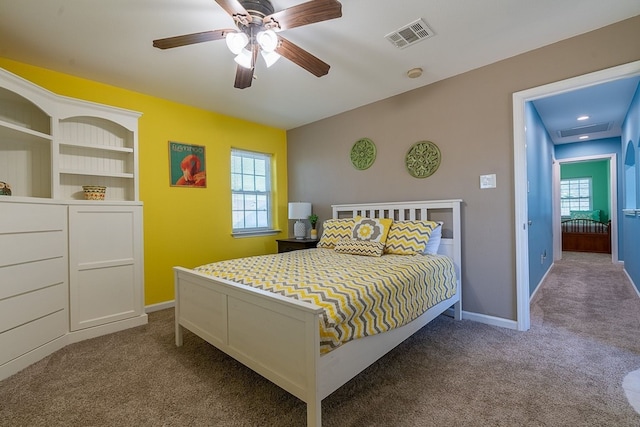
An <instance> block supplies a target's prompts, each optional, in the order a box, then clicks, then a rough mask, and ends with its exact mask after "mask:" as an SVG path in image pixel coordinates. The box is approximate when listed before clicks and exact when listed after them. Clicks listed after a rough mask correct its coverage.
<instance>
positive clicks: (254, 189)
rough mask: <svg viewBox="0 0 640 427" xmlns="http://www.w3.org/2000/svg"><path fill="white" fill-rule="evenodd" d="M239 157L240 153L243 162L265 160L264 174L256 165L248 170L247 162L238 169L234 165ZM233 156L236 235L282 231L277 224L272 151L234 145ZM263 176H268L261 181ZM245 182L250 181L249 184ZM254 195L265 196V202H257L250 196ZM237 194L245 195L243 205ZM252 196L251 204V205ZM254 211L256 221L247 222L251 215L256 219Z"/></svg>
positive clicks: (232, 194) (232, 176)
mask: <svg viewBox="0 0 640 427" xmlns="http://www.w3.org/2000/svg"><path fill="white" fill-rule="evenodd" d="M237 157H240V158H241V159H242V160H241V161H242V162H244V161H255V160H262V161H264V165H265V168H264V174H262V173H256V171H255V169H253V168H252V167H249V168H248V169H247V170H245V168H244V166H241V170H240V171H238V170H236V169H235V168H234V158H237ZM230 160H231V176H230V178H231V183H230V186H231V229H232V234H233V235H234V236H238V237H242V236H255V235H266V234H275V233H278V232H279V231H278V230H275V229H274V228H273V191H272V182H271V181H272V179H273V177H272V176H271V161H272V155H271V154H268V153H259V152H255V151H247V150H241V149H236V148H232V149H231V159H230ZM238 172H240V173H238ZM238 179H239V181H238ZM261 180H264V184H260V181H261ZM252 181H253V182H252ZM256 183H257V184H256ZM236 184H239V186H236ZM245 184H247V185H246V186H245ZM263 185H264V187H263ZM234 186H235V188H234ZM254 197H255V198H256V199H260V198H262V199H263V201H262V203H259V202H258V200H256V201H255V202H254V201H252V200H250V199H251V198H254ZM237 198H242V199H243V200H242V201H241V202H240V203H242V206H241V209H238V207H239V203H238V201H237ZM248 199H249V205H247V200H248ZM252 214H254V215H255V218H256V219H255V222H254V223H253V224H251V223H250V224H247V223H246V222H245V221H246V219H247V218H249V219H250V222H253V220H252V219H251V218H252ZM240 216H241V217H242V224H240V223H239V219H240V218H239V217H240Z"/></svg>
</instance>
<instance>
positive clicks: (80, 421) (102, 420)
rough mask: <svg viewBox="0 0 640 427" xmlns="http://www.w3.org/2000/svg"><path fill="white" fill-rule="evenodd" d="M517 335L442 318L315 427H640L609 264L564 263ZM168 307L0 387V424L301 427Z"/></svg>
mask: <svg viewBox="0 0 640 427" xmlns="http://www.w3.org/2000/svg"><path fill="white" fill-rule="evenodd" d="M531 312H532V318H531V324H532V327H531V330H529V331H527V332H517V331H513V330H508V329H503V328H498V327H492V326H488V325H483V324H479V323H475V322H471V321H460V322H456V321H454V320H452V319H450V318H447V317H442V316H441V317H440V318H438V319H436V320H435V321H434V322H432V323H431V324H429V325H427V326H426V327H425V328H423V329H422V330H421V331H419V332H418V333H417V334H415V335H414V336H413V337H411V338H410V339H408V340H407V341H405V342H404V343H402V344H401V345H400V346H399V347H397V348H396V349H395V350H393V351H392V352H391V353H389V354H388V355H386V356H385V357H383V358H382V359H380V360H379V361H378V362H376V363H375V364H374V365H372V366H371V367H370V368H368V369H367V370H365V371H364V372H363V373H361V374H360V375H358V376H357V377H356V378H354V379H353V380H351V381H350V382H349V383H347V384H346V385H345V386H343V387H342V388H340V389H339V390H337V391H336V392H335V393H333V394H332V395H331V396H329V397H328V398H327V399H325V400H324V401H323V425H324V426H336V427H338V426H339V427H343V426H358V427H360V426H400V427H403V426H407V427H408V426H509V427H511V426H572V427H573V426H636V427H637V426H640V414H638V413H636V412H635V411H634V409H633V407H632V406H631V404H630V403H629V401H628V400H627V398H626V396H625V392H624V390H623V387H622V382H623V379H624V378H625V376H626V375H627V374H628V373H630V372H632V371H634V370H637V369H640V340H639V339H638V332H639V331H640V298H638V296H637V295H636V293H635V292H634V291H633V290H632V288H631V284H630V283H629V282H628V280H627V278H626V276H625V275H624V273H623V272H622V269H621V267H620V266H619V265H613V264H611V262H610V261H608V260H607V259H606V258H603V257H598V256H595V257H593V256H589V255H588V254H587V255H586V256H585V255H575V254H566V256H565V258H564V259H563V260H562V261H560V262H558V263H557V264H556V265H555V266H554V267H553V269H552V272H551V273H550V274H549V275H548V276H547V278H546V280H545V283H544V284H543V287H542V288H541V289H540V290H539V291H538V292H537V293H536V295H535V298H534V301H532V305H531ZM172 322H173V311H172V310H164V311H160V312H156V313H151V314H150V321H149V325H146V326H142V327H139V328H135V329H132V330H128V331H123V332H120V333H116V334H112V335H109V336H105V337H100V338H96V339H93V340H88V341H84V342H81V343H77V344H73V345H71V346H68V347H66V348H65V349H63V350H60V351H58V352H56V353H54V354H53V355H51V356H49V357H47V358H45V359H43V360H41V361H40V362H38V363H36V364H34V365H32V366H30V367H29V368H27V369H25V370H24V371H22V372H20V373H18V374H16V375H14V376H12V377H10V378H8V379H6V380H4V381H2V382H0V425H2V426H29V427H32V426H283V427H285V426H304V424H305V405H304V404H303V403H302V402H300V401H299V400H297V399H296V398H294V397H292V396H291V395H289V394H288V393H286V392H284V391H283V390H281V389H280V388H278V387H277V386H275V385H273V384H271V383H270V382H268V381H266V380H264V379H263V378H261V377H260V376H259V375H257V374H255V373H253V372H252V371H250V370H249V369H247V368H245V367H244V366H242V365H241V364H239V363H238V362H236V361H234V360H233V359H231V358H229V357H227V356H226V355H224V354H223V353H221V352H219V351H217V350H216V349H215V348H213V347H212V346H210V345H208V344H206V343H204V342H203V341H202V340H201V339H199V338H197V337H196V336H194V335H193V334H190V333H186V335H185V345H184V346H183V347H181V348H176V347H175V346H174V338H173V323H172Z"/></svg>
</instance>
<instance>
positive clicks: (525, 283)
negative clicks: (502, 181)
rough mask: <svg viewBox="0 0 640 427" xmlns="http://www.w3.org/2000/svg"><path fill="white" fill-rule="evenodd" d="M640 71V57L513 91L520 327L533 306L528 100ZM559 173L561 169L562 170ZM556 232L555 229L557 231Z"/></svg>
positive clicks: (528, 322) (521, 328)
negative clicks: (527, 133) (528, 205)
mask: <svg viewBox="0 0 640 427" xmlns="http://www.w3.org/2000/svg"><path fill="white" fill-rule="evenodd" d="M639 74H640V61H635V62H632V63H629V64H625V65H620V66H617V67H613V68H609V69H606V70H602V71H597V72H594V73H590V74H585V75H583V76H579V77H575V78H571V79H568V80H563V81H560V82H556V83H551V84H548V85H544V86H539V87H536V88H532V89H527V90H525V91H521V92H516V93H514V94H513V136H514V138H513V145H514V156H513V157H514V188H515V206H514V208H515V224H514V225H515V244H516V314H517V329H518V330H519V331H526V330H528V329H529V328H530V325H531V316H530V307H529V249H528V247H529V240H528V224H527V221H528V207H527V187H528V183H527V159H526V136H525V131H526V122H525V103H526V102H528V101H533V100H535V99H538V98H543V97H546V96H550V95H556V94H559V93H563V92H567V91H571V90H575V89H580V88H584V87H588V86H592V85H597V84H601V83H605V82H609V81H612V80H616V79H620V78H625V77H631V76H636V75H639ZM558 174H559V172H558ZM555 234H556V233H554V235H555Z"/></svg>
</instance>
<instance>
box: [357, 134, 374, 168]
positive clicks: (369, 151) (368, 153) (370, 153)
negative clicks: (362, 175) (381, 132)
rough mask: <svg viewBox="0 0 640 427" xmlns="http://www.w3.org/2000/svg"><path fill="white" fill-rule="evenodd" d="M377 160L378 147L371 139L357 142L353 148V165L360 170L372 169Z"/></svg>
mask: <svg viewBox="0 0 640 427" xmlns="http://www.w3.org/2000/svg"><path fill="white" fill-rule="evenodd" d="M375 160H376V145H375V144H374V143H373V141H371V140H370V139H369V138H362V139H359V140H358V141H356V143H355V144H353V147H351V163H352V164H353V167H354V168H356V169H359V170H365V169H368V168H369V167H371V165H372V164H373V162H374V161H375Z"/></svg>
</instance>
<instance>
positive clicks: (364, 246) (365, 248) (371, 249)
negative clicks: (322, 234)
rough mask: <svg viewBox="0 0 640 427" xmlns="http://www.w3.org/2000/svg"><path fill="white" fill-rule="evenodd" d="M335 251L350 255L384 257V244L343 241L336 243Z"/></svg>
mask: <svg viewBox="0 0 640 427" xmlns="http://www.w3.org/2000/svg"><path fill="white" fill-rule="evenodd" d="M335 251H336V252H338V253H341V254H350V255H362V256H382V252H383V251H384V243H382V242H374V241H373V240H358V239H342V240H340V241H339V242H338V243H336V247H335Z"/></svg>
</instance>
